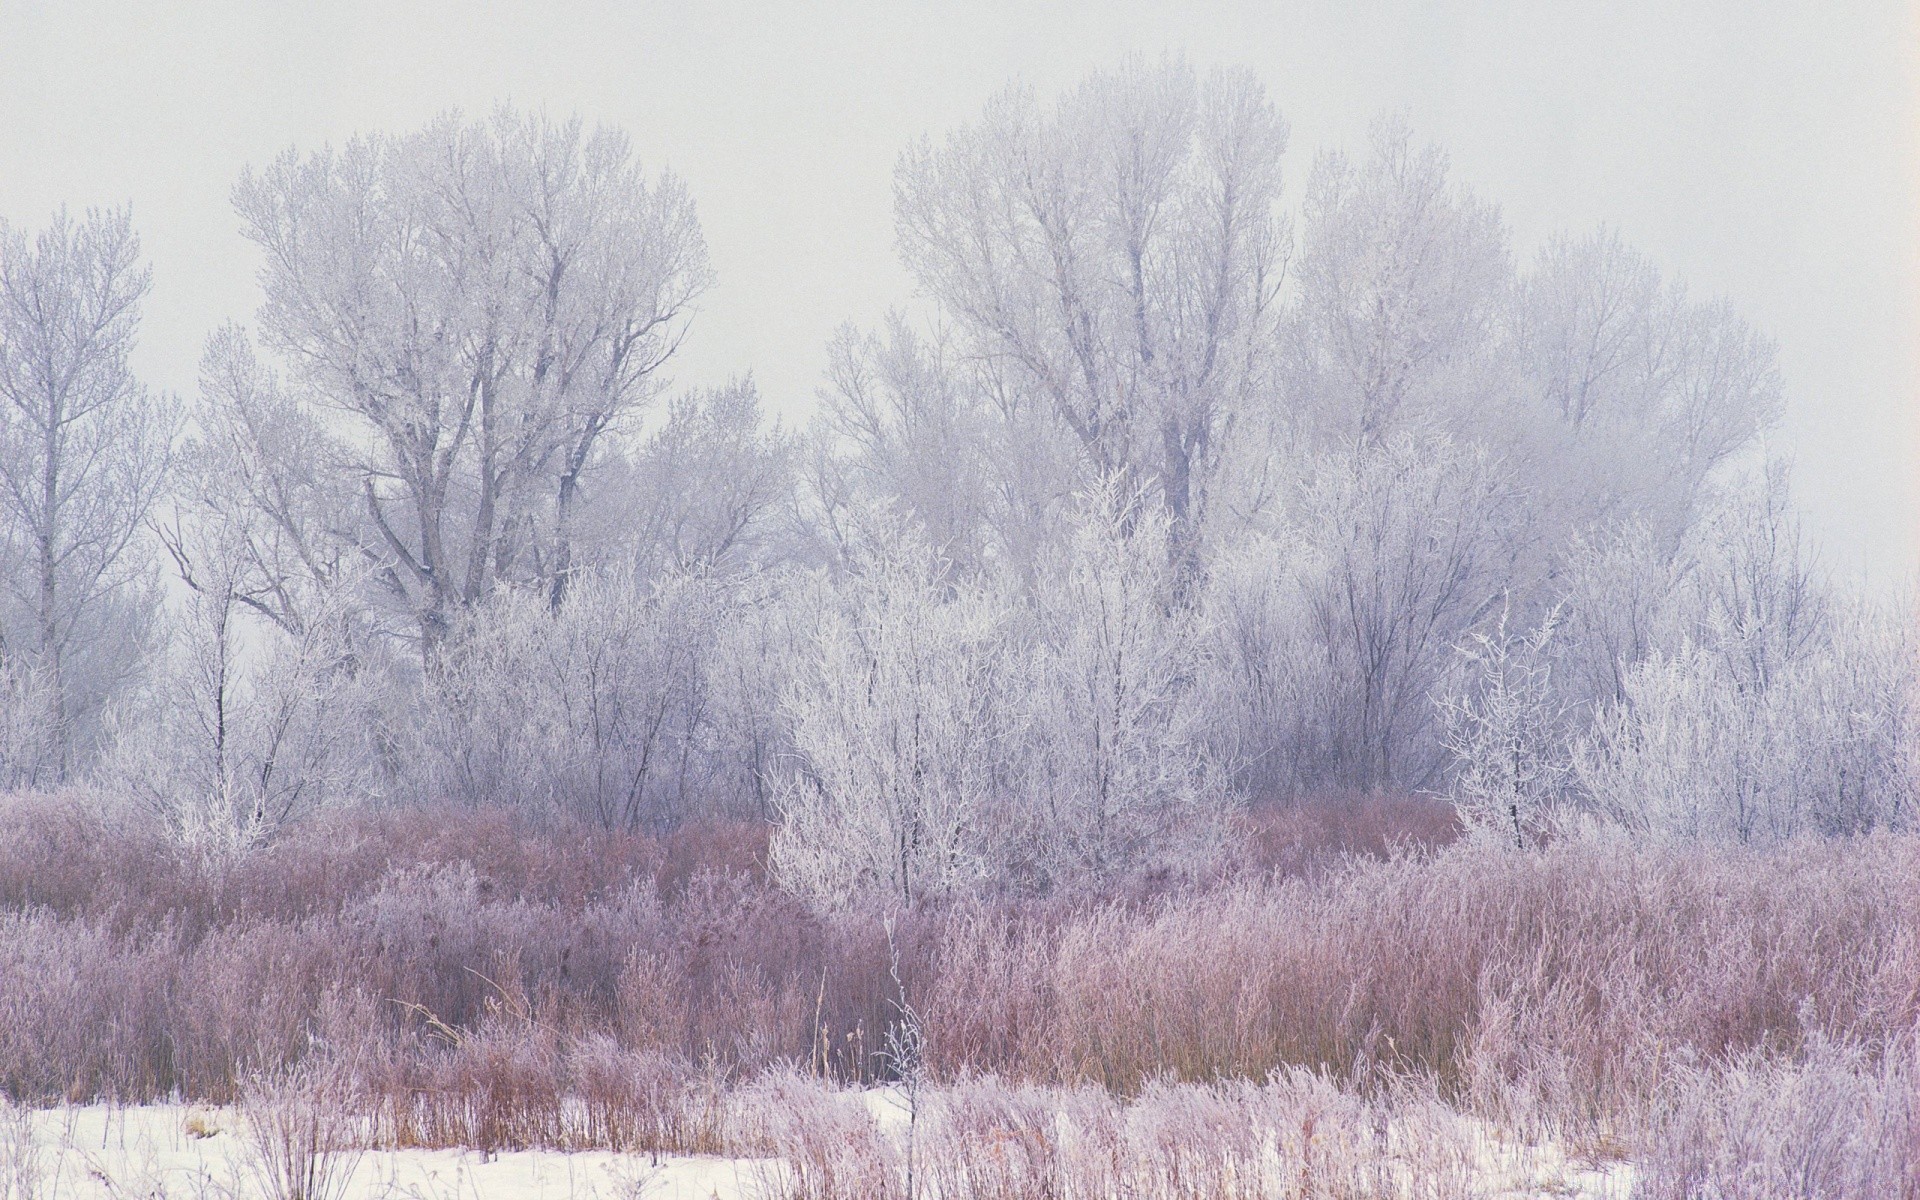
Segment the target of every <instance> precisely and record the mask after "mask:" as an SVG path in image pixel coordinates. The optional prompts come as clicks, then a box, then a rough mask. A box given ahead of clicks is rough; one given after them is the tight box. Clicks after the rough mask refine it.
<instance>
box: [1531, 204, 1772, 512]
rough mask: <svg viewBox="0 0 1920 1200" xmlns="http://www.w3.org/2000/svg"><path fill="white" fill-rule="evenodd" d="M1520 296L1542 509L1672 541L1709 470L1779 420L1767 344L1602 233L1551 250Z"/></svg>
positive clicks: (1557, 243) (1720, 307)
mask: <svg viewBox="0 0 1920 1200" xmlns="http://www.w3.org/2000/svg"><path fill="white" fill-rule="evenodd" d="M1515 298H1516V303H1515V304H1514V308H1513V316H1512V318H1511V322H1512V330H1511V334H1510V336H1511V338H1512V343H1513V345H1512V350H1513V355H1514V362H1515V365H1516V367H1517V368H1518V370H1519V372H1520V381H1519V387H1520V391H1521V393H1522V395H1523V396H1524V397H1525V398H1526V402H1527V403H1529V404H1530V405H1532V406H1533V416H1534V418H1535V419H1537V420H1538V421H1540V422H1541V424H1540V425H1539V426H1538V428H1537V429H1536V430H1535V433H1536V434H1537V435H1538V436H1540V437H1542V438H1543V439H1544V440H1545V443H1546V444H1544V445H1540V446H1537V447H1536V452H1537V453H1539V454H1540V455H1541V464H1540V465H1541V470H1540V472H1539V484H1540V490H1541V495H1542V499H1543V500H1549V501H1551V502H1552V503H1553V504H1554V505H1555V506H1556V507H1558V508H1560V509H1562V510H1563V512H1564V516H1565V519H1566V520H1567V521H1568V523H1569V524H1571V525H1573V526H1575V527H1588V526H1593V525H1617V524H1619V523H1621V522H1623V521H1627V520H1639V521H1642V522H1645V523H1646V524H1647V525H1648V526H1649V528H1650V530H1651V532H1652V534H1653V535H1654V536H1655V537H1656V539H1658V540H1660V541H1663V542H1666V543H1669V544H1670V543H1671V542H1672V541H1673V540H1674V539H1676V538H1677V537H1679V536H1680V535H1681V534H1682V533H1683V532H1684V531H1685V530H1686V528H1687V527H1688V526H1689V524H1690V523H1691V522H1693V521H1694V520H1695V519H1696V518H1697V517H1698V516H1699V515H1700V510H1701V507H1702V502H1703V499H1704V498H1705V495H1706V489H1707V485H1708V483H1709V480H1710V479H1711V477H1712V476H1713V474H1714V472H1715V471H1716V470H1717V469H1718V468H1720V467H1721V466H1722V464H1724V463H1726V462H1728V461H1729V460H1730V459H1732V458H1733V457H1735V456H1736V455H1737V453H1738V452H1739V451H1740V450H1741V449H1742V448H1743V447H1745V446H1747V445H1749V444H1750V443H1751V442H1752V440H1753V438H1754V437H1755V435H1756V434H1758V433H1759V432H1760V431H1762V430H1763V429H1764V428H1766V426H1767V425H1769V424H1770V423H1771V422H1772V421H1773V420H1774V419H1775V418H1776V417H1777V415H1778V413H1779V408H1780V379H1779V372H1778V369H1777V367H1776V366H1775V361H1774V347H1773V344H1772V343H1771V342H1770V341H1768V340H1767V339H1766V338H1763V337H1761V336H1760V335H1759V334H1757V333H1756V332H1755V331H1754V330H1753V329H1752V328H1750V327H1749V326H1748V325H1747V324H1746V323H1745V322H1744V321H1742V320H1741V319H1740V318H1739V317H1738V316H1737V315H1735V314H1734V313H1733V311H1732V310H1731V309H1730V308H1729V307H1728V305H1727V304H1726V303H1724V302H1713V303H1702V302H1698V301H1694V300H1692V299H1690V298H1689V297H1688V295H1687V292H1686V289H1685V288H1684V287H1682V286H1681V285H1680V284H1678V283H1674V282H1670V281H1667V280H1664V279H1662V278H1661V276H1660V273H1659V272H1658V271H1657V270H1656V269H1655V268H1654V266H1653V264H1652V263H1650V262H1649V261H1647V259H1646V258H1645V257H1644V256H1642V255H1640V254H1638V253H1636V252H1635V251H1633V250H1632V249H1630V248H1628V247H1627V246H1625V245H1624V244H1622V243H1621V241H1620V239H1619V236H1618V235H1617V234H1615V233H1613V232H1611V231H1608V230H1601V231H1599V232H1596V233H1593V234H1589V235H1587V236H1585V237H1580V238H1572V237H1561V238H1556V239H1554V240H1553V241H1551V242H1549V243H1548V244H1547V246H1546V247H1545V248H1543V249H1542V250H1541V252H1540V255H1539V258H1538V259H1537V260H1536V262H1535V263H1534V264H1533V266H1532V268H1531V270H1529V271H1528V272H1527V273H1526V274H1525V275H1524V276H1523V277H1522V278H1521V279H1520V280H1519V285H1518V288H1517V291H1516V294H1515Z"/></svg>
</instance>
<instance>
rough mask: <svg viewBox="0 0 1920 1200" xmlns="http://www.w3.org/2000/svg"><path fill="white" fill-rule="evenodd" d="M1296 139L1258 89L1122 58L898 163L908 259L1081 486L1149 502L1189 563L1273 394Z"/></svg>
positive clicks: (993, 113)
mask: <svg viewBox="0 0 1920 1200" xmlns="http://www.w3.org/2000/svg"><path fill="white" fill-rule="evenodd" d="M1286 138H1287V126H1286V123H1285V122H1284V121H1282V120H1281V119H1280V118H1279V116H1278V115H1277V114H1276V113H1275V112H1274V110H1273V107H1272V105H1271V104H1270V103H1269V102H1268V100H1267V98H1266V96H1265V94H1264V92H1263V90H1262V89H1261V87H1260V85H1259V84H1258V83H1256V82H1255V81H1254V80H1253V79H1252V77H1251V76H1249V75H1245V74H1239V73H1227V72H1218V73H1214V74H1210V75H1208V76H1206V77H1205V78H1200V77H1197V76H1196V75H1195V73H1194V72H1193V71H1191V70H1190V69H1188V68H1187V67H1185V66H1184V65H1183V64H1180V63H1176V62H1163V63H1159V64H1151V63H1147V62H1144V61H1140V60H1134V61H1130V62H1129V63H1128V64H1126V65H1125V66H1123V67H1121V68H1120V69H1119V70H1117V71H1114V72H1111V73H1101V74H1095V75H1093V76H1091V77H1089V78H1088V79H1087V80H1086V82H1084V83H1083V84H1081V85H1080V86H1079V87H1078V88H1077V89H1075V90H1073V91H1071V92H1068V93H1067V94H1066V95H1064V96H1062V97H1061V98H1060V99H1058V100H1057V101H1055V102H1053V103H1050V104H1049V103H1044V102H1041V101H1040V100H1038V99H1036V98H1035V97H1034V96H1033V95H1031V94H1030V93H1028V92H1026V91H1023V90H1019V89H1014V90H1010V91H1007V92H1004V93H1002V94H1001V95H999V96H998V97H996V98H995V99H994V100H993V101H992V102H991V103H989V104H988V106H987V108H986V111H985V113H984V114H983V115H982V117H981V119H980V120H979V121H978V122H977V123H975V124H973V125H970V126H967V127H965V128H962V129H960V130H958V131H956V132H954V133H952V134H950V135H949V136H948V137H947V138H946V139H945V140H944V141H943V142H942V143H940V144H938V145H937V146H936V145H933V144H928V143H923V144H922V145H920V146H918V147H915V148H914V149H912V150H910V151H909V152H908V153H907V154H906V155H905V156H904V157H903V159H902V160H901V164H900V167H899V169H898V171H897V173H896V178H895V196H896V216H897V225H898V229H899V237H900V246H901V252H902V256H903V258H904V260H905V262H906V264H907V265H908V267H909V269H911V270H912V271H913V272H914V273H915V275H916V277H917V278H918V279H919V281H920V283H921V285H922V286H923V287H924V288H925V289H926V290H927V291H928V292H929V293H930V294H931V295H932V296H933V297H934V298H935V299H936V300H937V301H938V302H939V303H940V305H941V308H942V310H943V311H944V312H945V313H946V314H947V316H948V317H949V318H950V319H951V320H952V321H953V322H954V323H955V325H956V327H957V328H958V329H959V330H960V331H961V333H962V335H963V336H964V338H965V339H966V340H967V342H968V343H969V345H970V347H971V348H972V349H973V351H974V352H975V353H976V354H979V355H981V356H983V357H990V358H991V359H992V360H993V361H994V362H995V363H996V364H997V365H998V366H999V367H1000V368H1001V369H1002V370H1003V371H1004V372H1005V384H1006V386H1008V387H1010V388H1013V389H1018V390H1021V391H1026V392H1031V393H1033V394H1036V395H1037V396H1039V397H1040V398H1042V400H1043V402H1044V403H1045V404H1046V405H1047V406H1048V408H1049V410H1050V411H1051V412H1052V414H1053V416H1054V417H1055V419H1057V420H1058V421H1059V422H1061V423H1062V424H1064V425H1065V426H1066V428H1067V429H1068V430H1070V431H1071V433H1072V438H1073V441H1074V442H1075V444H1077V446H1078V447H1079V451H1080V455H1081V456H1082V461H1083V462H1084V463H1085V464H1087V465H1088V466H1089V467H1090V468H1091V475H1090V476H1089V481H1098V480H1100V479H1104V478H1108V477H1114V478H1118V479H1121V480H1122V481H1123V482H1124V483H1125V484H1126V485H1127V486H1128V487H1137V488H1150V489H1152V490H1153V491H1154V494H1155V495H1157V496H1158V497H1159V499H1160V501H1161V502H1162V503H1164V505H1165V507H1166V509H1167V511H1168V513H1169V514H1170V515H1171V516H1172V518H1173V521H1174V536H1175V539H1176V543H1177V544H1179V545H1181V546H1182V547H1184V546H1185V545H1186V540H1187V538H1188V534H1189V532H1190V530H1191V529H1192V528H1193V527H1195V526H1197V525H1198V523H1199V522H1200V520H1201V518H1202V516H1203V514H1204V512H1205V510H1206V508H1207V504H1208V499H1209V494H1210V489H1211V485H1212V478H1213V472H1214V468H1215V465H1216V462H1217V460H1218V458H1219V455H1220V453H1221V451H1222V449H1223V448H1224V447H1223V440H1224V435H1225V434H1226V431H1227V427H1228V425H1229V424H1230V423H1231V422H1232V420H1233V418H1234V414H1236V413H1238V412H1240V411H1241V410H1243V409H1244V408H1246V407H1247V406H1249V405H1250V404H1251V403H1254V402H1255V397H1256V396H1257V395H1258V394H1259V393H1260V391H1261V390H1262V388H1263V386H1264V384H1265V382H1266V367H1265V363H1266V361H1267V360H1266V358H1265V353H1264V351H1265V346H1266V343H1267V342H1268V341H1269V339H1270V338H1271V336H1272V323H1273V320H1274V313H1275V297H1276V292H1277V289H1278V287H1279V283H1280V279H1281V275H1282V268H1283V265H1284V261H1285V256H1286V250H1287V238H1286V235H1285V229H1284V226H1283V224H1282V223H1281V221H1280V219H1279V217H1278V215H1277V213H1276V208H1275V205H1276V201H1277V198H1278V193H1279V186H1280V157H1281V153H1282V151H1283V150H1284V148H1285V145H1286Z"/></svg>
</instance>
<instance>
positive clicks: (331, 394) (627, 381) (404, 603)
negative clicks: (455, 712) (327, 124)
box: [212, 110, 708, 657]
mask: <svg viewBox="0 0 1920 1200" xmlns="http://www.w3.org/2000/svg"><path fill="white" fill-rule="evenodd" d="M234 200H235V204H236V206H237V208H238V209H239V212H240V214H241V217H242V218H243V220H244V222H245V228H246V232H247V235H248V237H249V238H250V239H251V240H252V241H253V242H254V243H255V244H256V245H258V246H259V247H260V249H261V250H262V252H263V253H264V254H265V258H266V265H265V268H264V270H263V272H262V283H263V285H264V288H265V291H266V303H265V305H264V307H263V308H262V309H261V312H260V317H259V324H260V329H261V334H262V338H263V341H264V342H265V344H266V345H267V347H269V348H270V349H271V350H273V351H274V352H275V353H276V354H278V355H279V356H280V357H281V359H282V360H283V361H284V363H285V366H286V369H287V372H288V377H289V392H290V394H291V395H292V396H293V397H294V403H295V406H296V411H297V412H299V413H302V414H311V418H312V419H311V420H308V421H296V422H294V423H295V424H297V425H300V426H301V427H302V428H303V429H306V430H324V431H326V433H327V435H328V437H329V444H327V445H326V446H325V447H324V448H318V449H319V453H318V454H317V455H316V456H315V457H316V458H317V460H318V463H319V464H320V465H321V466H323V467H324V469H325V470H326V472H327V473H328V474H329V475H330V476H332V478H330V479H328V480H326V481H325V483H324V485H323V486H321V487H320V488H319V489H318V491H319V492H320V493H322V494H324V495H325V497H326V499H327V501H328V503H332V502H333V500H334V499H335V498H336V497H337V495H338V493H339V491H340V487H341V485H342V484H344V485H346V486H347V487H349V488H351V490H352V492H353V494H354V496H355V511H354V513H353V514H352V517H353V519H352V520H351V521H350V522H349V523H345V524H333V523H329V524H328V525H327V527H326V530H325V532H326V533H327V535H328V536H331V537H337V538H340V539H342V540H344V542H345V543H346V544H348V545H349V546H350V547H351V548H352V550H353V551H354V552H355V553H356V554H358V555H360V556H363V557H365V558H367V559H368V560H371V561H373V562H376V563H378V564H379V565H380V574H379V576H378V578H379V580H380V582H381V584H382V586H383V588H384V590H385V592H386V594H387V595H388V597H389V599H390V600H391V601H392V602H394V604H395V605H396V606H397V608H398V609H399V610H400V612H401V613H402V614H403V615H404V616H405V617H406V619H407V620H408V621H409V622H410V623H411V625H412V629H411V631H410V632H411V633H412V634H413V635H414V636H416V637H417V638H418V639H419V641H420V643H421V645H422V647H423V649H424V650H425V651H426V652H427V653H428V655H429V657H431V655H432V654H433V652H434V651H435V649H436V647H437V646H438V645H439V644H440V642H441V641H442V640H443V639H444V638H445V637H446V635H447V633H448V632H449V630H450V629H451V628H452V627H453V624H454V622H455V620H456V618H457V617H458V615H459V614H460V613H461V612H463V611H464V610H466V609H469V608H472V607H474V606H476V605H478V604H480V603H482V602H483V601H485V600H486V599H487V598H488V597H490V596H491V595H492V594H493V592H494V589H495V588H496V587H497V586H498V585H499V584H500V583H502V582H509V583H528V584H531V585H534V586H536V587H538V588H539V589H541V590H542V591H543V592H545V593H546V594H547V595H548V597H549V600H550V602H551V603H554V604H556V605H557V604H559V603H560V602H561V600H562V599H563V598H564V596H565V592H566V588H567V585H568V581H569V579H570V577H571V574H572V571H573V567H574V559H575V552H576V538H577V532H576V531H577V526H578V523H579V520H580V515H581V514H580V510H581V506H582V504H583V502H584V500H585V497H586V494H587V492H588V490H589V487H590V482H591V477H592V474H593V472H594V470H595V469H596V468H597V467H598V466H599V464H600V462H601V459H602V451H603V449H604V446H605V439H606V437H607V436H608V435H609V434H610V433H611V432H612V431H616V430H619V429H621V428H623V427H625V426H626V425H627V424H628V422H629V421H630V419H631V418H632V417H633V416H634V414H636V413H637V412H638V411H639V410H641V409H642V408H643V407H644V406H645V405H646V404H647V403H648V402H649V401H650V400H652V399H653V398H654V397H655V396H656V395H657V394H658V392H659V391H660V389H661V387H662V380H661V378H660V376H659V368H660V367H661V366H662V364H663V363H665V362H666V360H667V359H668V358H669V356H670V355H671V354H672V353H673V351H674V349H675V347H676V346H677V345H678V343H679V339H680V336H681V332H682V330H683V328H684V326H685V323H686V319H687V317H688V315H689V312H690V309H691V305H692V302H693V300H694V298H695V297H696V296H697V295H698V294H699V293H700V291H701V290H702V289H703V288H704V287H705V286H706V284H707V281H708V269H707V258H706V249H705V245H704V243H703V242H702V239H701V235H700V229H699V225H698V223H697V221H696V220H695V217H694V210H693V204H692V202H691V200H689V199H688V197H687V195H686V192H685V190H684V189H683V188H682V187H681V185H680V183H679V182H678V181H677V180H676V179H674V178H673V177H671V176H665V175H663V176H658V177H655V178H649V177H648V176H647V175H645V174H644V173H643V172H642V170H641V169H640V167H639V166H638V165H637V163H636V162H635V161H634V159H633V156H632V154H631V152H630V151H629V149H628V146H627V143H626V140H625V139H624V138H623V137H622V136H620V135H619V134H617V133H615V132H612V131H609V130H598V131H595V132H592V133H588V132H587V131H585V130H584V129H583V127H582V125H581V124H580V122H579V121H577V120H574V121H566V122H555V121H550V120H547V119H545V118H539V117H528V116H522V115H519V114H516V113H513V112H511V111H506V110H503V111H502V112H501V113H500V114H499V115H498V116H496V117H495V118H494V119H493V120H491V121H488V122H484V123H473V122H467V121H463V120H461V119H460V118H458V117H457V116H448V117H444V118H442V119H440V120H437V121H435V122H433V123H432V124H430V125H428V126H427V127H426V128H425V129H423V130H421V131H419V132H417V133H413V134H409V135H406V136H401V137H388V136H374V137H366V138H359V139H356V140H354V141H352V142H350V143H348V145H347V147H346V148H345V149H344V150H342V151H333V150H322V151H319V152H317V153H314V154H310V155H306V156H301V155H298V154H294V153H292V152H289V153H288V154H286V155H283V156H282V157H281V158H280V159H279V160H278V161H276V162H275V163H274V164H273V165H272V166H271V167H269V168H268V169H267V170H266V171H264V172H261V173H258V174H256V173H253V172H249V173H247V174H246V175H245V176H244V177H243V178H242V179H241V181H240V183H239V185H238V186H237V187H236V188H235V191H234ZM236 373H237V372H236ZM212 399H213V400H214V402H215V403H218V402H219V399H220V398H219V397H218V396H217V395H216V396H214V397H212ZM289 436H290V438H292V439H293V440H297V437H303V436H304V433H301V434H298V435H297V436H295V435H294V434H291V433H290V435H289ZM258 444H259V446H260V448H262V449H264V450H266V451H268V452H269V453H272V452H273V451H274V450H275V449H276V447H275V446H274V445H272V444H269V443H267V442H265V441H264V440H261V441H259V442H258ZM259 465H260V469H261V470H262V471H263V472H273V471H279V472H289V471H290V472H295V473H298V472H303V471H306V470H309V469H311V468H312V467H313V466H314V461H313V460H311V459H310V460H307V461H299V462H288V461H285V460H283V459H280V458H278V457H277V455H276V457H274V458H273V459H272V460H270V461H266V462H262V463H261V464H259ZM288 490H289V491H291V490H292V488H289V489H288ZM280 524H281V525H282V527H283V529H284V528H285V527H286V526H287V525H289V524H290V523H289V522H284V521H283V522H280ZM312 553H313V556H316V557H318V556H319V555H318V552H312Z"/></svg>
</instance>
